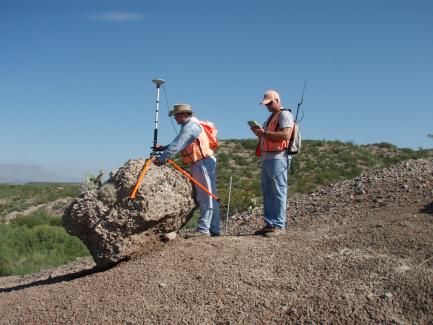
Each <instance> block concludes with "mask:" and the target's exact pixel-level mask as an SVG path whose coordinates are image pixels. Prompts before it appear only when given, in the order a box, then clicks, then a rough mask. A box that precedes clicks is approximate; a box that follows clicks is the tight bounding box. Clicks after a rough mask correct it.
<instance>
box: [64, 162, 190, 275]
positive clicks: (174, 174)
mask: <svg viewBox="0 0 433 325" xmlns="http://www.w3.org/2000/svg"><path fill="white" fill-rule="evenodd" d="M144 163H145V161H144V160H143V159H140V160H130V161H128V162H127V163H125V165H124V166H123V167H121V168H119V169H118V170H117V172H116V173H115V174H113V175H112V177H111V178H110V179H109V180H108V181H107V182H105V183H104V184H103V185H102V187H101V188H100V189H90V190H87V191H85V192H84V193H82V194H81V195H80V196H79V197H78V198H77V199H75V200H74V201H73V202H72V203H71V204H70V206H69V207H68V208H67V209H66V210H65V213H64V215H63V218H62V225H63V226H64V228H65V229H66V231H67V232H68V233H69V234H71V235H74V236H77V237H79V238H80V239H81V240H82V241H83V242H84V244H85V245H86V246H87V248H88V249H89V252H90V254H91V255H92V256H93V259H94V260H95V262H96V264H97V265H98V266H101V267H104V266H109V265H111V264H114V263H116V262H118V261H120V260H122V259H125V258H128V257H130V256H131V255H132V254H134V253H138V252H140V251H143V250H145V249H146V245H147V244H149V243H150V241H152V240H153V239H154V238H155V237H156V236H162V235H163V234H167V233H171V232H175V231H177V230H179V229H180V228H181V227H182V226H183V225H184V224H186V223H187V222H188V220H189V219H190V218H191V217H192V214H193V212H194V210H195V208H196V203H195V201H194V193H193V187H192V185H191V183H190V181H189V180H187V179H186V178H185V177H184V176H183V175H182V174H181V173H179V172H178V171H176V170H174V169H172V168H170V167H168V166H161V167H157V166H155V165H153V164H150V166H149V168H148V170H147V172H146V174H145V176H144V178H143V180H142V182H141V185H140V187H139V189H138V191H137V195H136V198H135V200H134V201H131V202H130V201H129V200H128V199H129V196H130V194H131V191H132V188H133V187H134V185H135V183H136V181H137V179H138V176H139V174H140V171H141V169H142V167H143V166H144ZM170 236H171V235H170Z"/></svg>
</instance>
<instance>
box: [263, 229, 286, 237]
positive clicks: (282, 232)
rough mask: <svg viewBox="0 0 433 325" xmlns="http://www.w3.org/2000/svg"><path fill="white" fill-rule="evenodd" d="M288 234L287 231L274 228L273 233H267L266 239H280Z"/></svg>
mask: <svg viewBox="0 0 433 325" xmlns="http://www.w3.org/2000/svg"><path fill="white" fill-rule="evenodd" d="M285 232H286V229H281V228H272V231H269V232H266V233H265V234H264V235H263V236H264V237H279V236H281V235H283V234H284V233H285Z"/></svg>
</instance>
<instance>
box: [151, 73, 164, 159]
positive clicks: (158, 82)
mask: <svg viewBox="0 0 433 325" xmlns="http://www.w3.org/2000/svg"><path fill="white" fill-rule="evenodd" d="M152 81H153V82H154V83H155V84H156V115H155V130H154V131H153V147H152V151H153V152H154V153H155V152H156V144H157V143H158V113H159V90H160V88H161V85H162V84H163V83H164V82H165V81H164V80H162V79H153V80H152Z"/></svg>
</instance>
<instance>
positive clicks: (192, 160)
mask: <svg viewBox="0 0 433 325" xmlns="http://www.w3.org/2000/svg"><path fill="white" fill-rule="evenodd" d="M193 113H194V112H193V111H192V109H191V106H190V105H189V104H175V105H174V107H173V109H172V110H171V111H170V112H169V114H168V115H169V116H174V119H175V120H176V122H177V124H179V125H181V126H182V127H181V129H180V132H179V134H178V135H177V136H176V138H175V139H174V140H173V141H172V142H171V143H170V144H168V145H167V146H161V145H159V144H158V145H157V150H158V151H162V153H161V155H159V156H154V157H152V160H153V162H154V163H155V164H156V165H158V166H160V165H163V164H164V163H165V162H166V161H167V159H169V158H171V157H173V156H174V155H176V154H177V153H178V152H179V151H180V153H181V156H182V161H183V163H185V164H190V165H191V173H192V177H193V178H194V179H195V180H197V181H198V182H199V183H200V184H202V185H203V186H204V187H205V188H206V189H207V190H208V191H209V192H211V193H212V194H215V195H218V194H217V190H216V158H215V156H214V152H213V150H212V149H211V148H210V147H209V139H208V137H207V135H206V133H205V132H204V130H203V128H202V126H200V124H199V121H198V119H197V118H195V117H194V116H192V114H193ZM194 186H195V190H196V200H197V202H198V205H199V208H200V218H199V219H198V223H197V228H196V231H195V232H194V233H192V234H190V235H188V237H208V236H219V235H220V220H221V216H220V211H219V203H218V202H216V201H215V200H213V199H212V197H211V196H210V195H209V194H207V193H206V192H204V191H203V190H202V189H200V188H199V187H198V186H197V185H196V184H194Z"/></svg>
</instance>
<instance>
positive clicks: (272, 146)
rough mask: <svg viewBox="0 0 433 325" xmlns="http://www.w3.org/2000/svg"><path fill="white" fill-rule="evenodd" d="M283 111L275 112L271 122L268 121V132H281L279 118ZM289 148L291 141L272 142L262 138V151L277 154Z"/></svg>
mask: <svg viewBox="0 0 433 325" xmlns="http://www.w3.org/2000/svg"><path fill="white" fill-rule="evenodd" d="M281 111H282V110H279V111H278V112H275V113H274V114H273V115H272V116H271V119H270V121H268V123H267V126H266V130H267V131H278V130H279V118H280V114H281ZM288 146H289V141H287V140H271V139H269V138H268V137H261V139H260V148H261V151H266V152H277V151H283V150H285V149H286V148H287V147H288Z"/></svg>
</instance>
